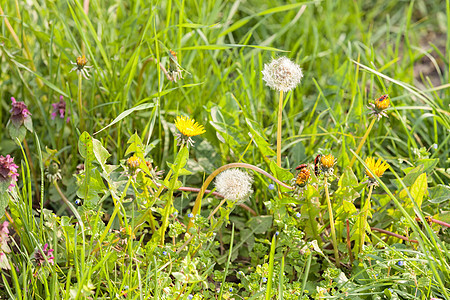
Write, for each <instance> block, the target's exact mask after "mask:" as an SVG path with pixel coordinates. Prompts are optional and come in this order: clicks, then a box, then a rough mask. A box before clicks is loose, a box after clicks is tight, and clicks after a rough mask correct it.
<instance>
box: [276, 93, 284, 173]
mask: <svg viewBox="0 0 450 300" xmlns="http://www.w3.org/2000/svg"><path fill="white" fill-rule="evenodd" d="M282 119H283V91H280V100H279V104H278V127H277V165H278V166H279V167H281V121H282Z"/></svg>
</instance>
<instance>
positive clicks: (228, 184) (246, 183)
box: [215, 169, 253, 202]
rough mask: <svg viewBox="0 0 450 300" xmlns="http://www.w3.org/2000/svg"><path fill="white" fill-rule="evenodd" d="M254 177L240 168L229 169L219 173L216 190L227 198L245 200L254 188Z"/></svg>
mask: <svg viewBox="0 0 450 300" xmlns="http://www.w3.org/2000/svg"><path fill="white" fill-rule="evenodd" d="M252 183H253V178H252V176H250V175H249V174H248V173H246V172H243V171H241V170H239V169H228V170H225V171H223V172H222V173H220V174H219V175H217V177H216V183H215V184H216V191H217V192H218V193H219V194H221V195H222V196H224V198H225V199H227V200H231V201H237V202H243V201H245V200H246V199H247V198H248V197H249V196H250V194H251V193H252V192H253V190H252Z"/></svg>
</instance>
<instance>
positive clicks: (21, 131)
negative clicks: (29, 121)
mask: <svg viewBox="0 0 450 300" xmlns="http://www.w3.org/2000/svg"><path fill="white" fill-rule="evenodd" d="M8 132H9V135H10V136H11V138H12V139H13V140H14V141H15V140H16V139H19V141H23V140H24V138H25V136H26V135H27V129H26V128H25V127H24V126H19V127H16V126H14V125H13V124H12V123H9V125H8Z"/></svg>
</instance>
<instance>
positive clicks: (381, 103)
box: [368, 95, 390, 120]
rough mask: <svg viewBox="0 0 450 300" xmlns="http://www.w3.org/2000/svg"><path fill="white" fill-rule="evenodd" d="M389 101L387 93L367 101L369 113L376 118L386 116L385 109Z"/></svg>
mask: <svg viewBox="0 0 450 300" xmlns="http://www.w3.org/2000/svg"><path fill="white" fill-rule="evenodd" d="M389 104H390V101H389V96H388V95H383V96H381V97H380V98H378V99H376V100H375V101H374V102H373V103H369V107H368V108H369V109H370V111H371V112H370V114H372V115H374V116H375V117H376V118H377V119H378V120H380V119H381V118H382V117H386V118H387V117H388V115H387V114H386V112H385V110H386V109H387V108H388V107H389Z"/></svg>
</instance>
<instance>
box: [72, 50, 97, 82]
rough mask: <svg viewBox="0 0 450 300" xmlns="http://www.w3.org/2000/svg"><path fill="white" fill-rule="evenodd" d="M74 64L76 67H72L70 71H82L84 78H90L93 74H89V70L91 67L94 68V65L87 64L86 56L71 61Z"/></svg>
mask: <svg viewBox="0 0 450 300" xmlns="http://www.w3.org/2000/svg"><path fill="white" fill-rule="evenodd" d="M70 63H71V64H72V65H74V66H75V67H73V68H72V70H70V72H72V71H77V72H80V73H81V75H83V77H84V78H86V79H89V77H90V76H91V75H90V74H89V70H88V69H90V68H92V66H87V65H86V64H87V59H86V57H85V56H84V55H83V56H78V57H77V60H76V62H70Z"/></svg>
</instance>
